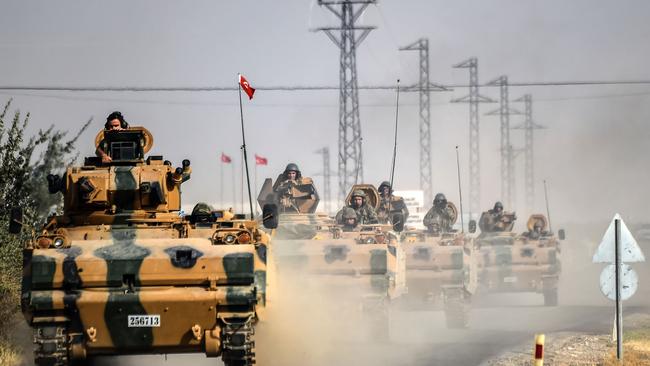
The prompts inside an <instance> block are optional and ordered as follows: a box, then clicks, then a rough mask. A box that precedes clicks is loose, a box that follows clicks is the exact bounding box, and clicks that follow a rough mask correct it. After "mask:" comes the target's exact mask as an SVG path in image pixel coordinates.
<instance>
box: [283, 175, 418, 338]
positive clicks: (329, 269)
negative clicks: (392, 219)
mask: <svg viewBox="0 0 650 366" xmlns="http://www.w3.org/2000/svg"><path fill="white" fill-rule="evenodd" d="M354 190H363V191H364V192H365V193H366V195H367V196H368V197H369V203H370V204H371V205H372V206H376V205H377V203H378V197H379V194H378V192H377V190H376V189H375V188H374V186H372V185H356V186H354V187H352V191H354ZM352 191H351V192H352ZM350 199H351V193H350V195H348V198H347V201H348V203H349V201H350ZM280 218H281V220H280V222H281V224H280V226H279V227H278V231H280V230H281V228H282V215H280ZM309 225H310V226H311V228H312V229H313V230H314V231H313V232H312V233H310V234H309V235H308V236H305V237H303V238H301V239H294V238H292V239H287V238H286V237H285V238H283V239H278V236H273V256H274V258H275V261H276V264H277V265H276V269H277V272H278V275H279V277H281V279H279V280H278V282H279V284H278V287H279V288H283V287H286V285H287V282H288V281H291V282H292V284H294V285H296V286H297V288H299V289H300V288H309V287H311V288H317V289H318V290H317V291H318V293H319V296H322V297H323V298H324V299H325V300H324V301H325V302H327V304H328V306H330V307H332V309H331V311H332V312H334V313H336V314H340V315H341V316H343V315H342V314H345V313H348V314H349V313H351V312H354V311H357V310H358V309H359V308H361V309H362V313H363V314H364V316H365V318H364V319H365V320H366V322H365V323H364V326H369V327H371V328H372V329H373V336H374V337H375V339H376V338H377V337H388V326H389V319H388V316H389V306H390V304H391V301H392V300H393V299H396V298H398V297H400V296H401V295H402V294H403V293H404V292H405V291H406V282H405V261H404V253H403V250H402V248H401V246H400V243H399V236H398V235H397V233H395V232H394V231H393V227H392V226H390V225H379V224H375V225H358V226H357V227H355V228H354V229H353V230H348V229H346V228H344V227H343V226H342V225H338V224H336V223H335V222H334V221H333V220H331V219H328V220H322V221H319V222H317V223H313V224H312V223H310V224H309ZM305 233H306V231H305ZM296 283H297V284H296ZM303 286H304V287H303ZM321 305H322V304H321ZM330 321H334V322H335V321H336V319H331V320H330ZM368 321H370V322H368Z"/></svg>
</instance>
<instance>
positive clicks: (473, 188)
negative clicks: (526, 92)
mask: <svg viewBox="0 0 650 366" xmlns="http://www.w3.org/2000/svg"><path fill="white" fill-rule="evenodd" d="M453 67H454V68H456V69H469V94H468V95H466V96H464V97H461V98H456V99H452V100H451V102H452V103H469V217H470V218H473V215H474V214H476V213H478V212H480V209H481V208H480V207H481V164H480V156H481V155H480V149H479V146H480V144H479V118H478V117H479V114H478V105H479V103H494V100H492V99H490V98H488V97H485V96H482V95H480V94H479V90H478V59H477V58H476V57H472V58H470V59H468V60H465V61H463V62H461V63H459V64H456V65H454V66H453Z"/></svg>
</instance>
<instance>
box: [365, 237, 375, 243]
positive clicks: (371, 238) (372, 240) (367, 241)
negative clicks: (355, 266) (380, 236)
mask: <svg viewBox="0 0 650 366" xmlns="http://www.w3.org/2000/svg"><path fill="white" fill-rule="evenodd" d="M364 242H365V243H366V244H375V243H377V241H376V240H375V238H373V237H372V236H371V237H368V238H366V240H364Z"/></svg>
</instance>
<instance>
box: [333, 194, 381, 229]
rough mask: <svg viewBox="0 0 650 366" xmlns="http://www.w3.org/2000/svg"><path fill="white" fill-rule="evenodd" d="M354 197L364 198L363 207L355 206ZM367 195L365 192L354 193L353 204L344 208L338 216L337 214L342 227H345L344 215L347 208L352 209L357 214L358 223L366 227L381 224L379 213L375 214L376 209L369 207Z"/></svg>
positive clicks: (337, 219)
mask: <svg viewBox="0 0 650 366" xmlns="http://www.w3.org/2000/svg"><path fill="white" fill-rule="evenodd" d="M354 197H363V199H364V202H363V204H362V205H361V206H359V207H355V206H354ZM365 200H366V194H365V193H364V192H363V191H354V193H353V194H352V203H350V205H349V206H345V207H343V208H342V209H341V210H340V211H339V212H338V213H337V214H336V222H337V223H339V224H340V225H343V213H344V211H345V210H346V208H351V209H353V210H354V212H356V213H357V223H358V224H361V225H364V224H377V223H379V219H378V218H377V213H376V212H375V209H374V208H372V207H371V206H369V205H368V204H367V203H366V202H365Z"/></svg>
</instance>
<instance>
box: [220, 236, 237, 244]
mask: <svg viewBox="0 0 650 366" xmlns="http://www.w3.org/2000/svg"><path fill="white" fill-rule="evenodd" d="M223 241H224V243H226V244H234V243H235V241H237V237H236V236H234V235H233V234H228V235H226V236H225V237H224V238H223Z"/></svg>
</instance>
